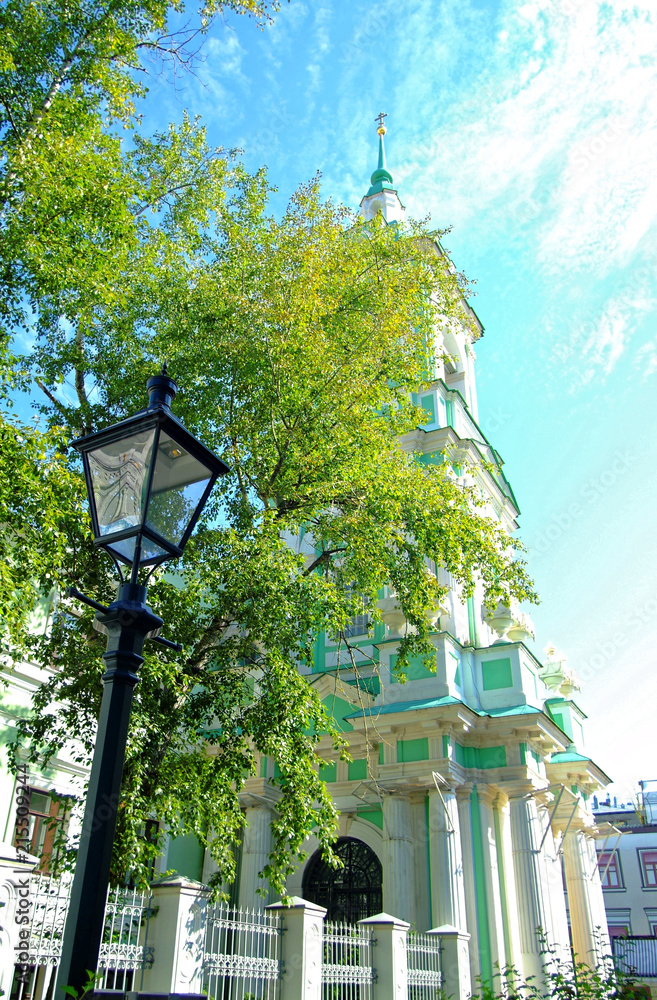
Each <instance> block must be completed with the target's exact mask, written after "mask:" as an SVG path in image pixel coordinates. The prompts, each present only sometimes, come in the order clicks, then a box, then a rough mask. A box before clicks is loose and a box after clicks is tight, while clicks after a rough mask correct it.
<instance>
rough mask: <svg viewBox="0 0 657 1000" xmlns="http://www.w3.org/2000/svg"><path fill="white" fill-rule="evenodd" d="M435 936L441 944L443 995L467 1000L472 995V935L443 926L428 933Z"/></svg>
mask: <svg viewBox="0 0 657 1000" xmlns="http://www.w3.org/2000/svg"><path fill="white" fill-rule="evenodd" d="M427 933H428V934H431V935H435V936H436V937H437V938H438V939H439V941H440V944H441V947H442V955H441V961H440V970H441V972H442V976H443V983H442V988H443V993H444V994H445V995H446V996H448V997H453V1000H467V998H468V997H469V996H470V995H471V993H472V980H471V977H470V947H469V941H470V935H469V934H465V933H464V932H463V931H460V930H458V928H456V927H452V926H451V925H450V924H443V926H442V927H434V929H433V930H430V931H428V932H427Z"/></svg>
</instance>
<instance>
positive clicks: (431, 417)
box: [420, 395, 436, 424]
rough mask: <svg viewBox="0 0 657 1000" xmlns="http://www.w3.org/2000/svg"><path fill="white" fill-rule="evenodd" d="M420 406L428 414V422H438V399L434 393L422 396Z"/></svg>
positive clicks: (426, 421)
mask: <svg viewBox="0 0 657 1000" xmlns="http://www.w3.org/2000/svg"><path fill="white" fill-rule="evenodd" d="M420 406H421V407H422V409H423V410H424V412H425V413H426V415H427V419H426V420H425V423H426V424H435V422H436V401H435V398H434V396H433V395H431V396H421V397H420Z"/></svg>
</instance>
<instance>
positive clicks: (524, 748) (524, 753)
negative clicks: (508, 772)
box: [518, 743, 527, 767]
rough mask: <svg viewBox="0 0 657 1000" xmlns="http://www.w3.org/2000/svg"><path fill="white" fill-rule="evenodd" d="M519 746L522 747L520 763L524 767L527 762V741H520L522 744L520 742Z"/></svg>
mask: <svg viewBox="0 0 657 1000" xmlns="http://www.w3.org/2000/svg"><path fill="white" fill-rule="evenodd" d="M518 746H519V749H520V763H521V764H522V765H523V767H524V766H525V765H526V764H527V744H526V743H520V744H518Z"/></svg>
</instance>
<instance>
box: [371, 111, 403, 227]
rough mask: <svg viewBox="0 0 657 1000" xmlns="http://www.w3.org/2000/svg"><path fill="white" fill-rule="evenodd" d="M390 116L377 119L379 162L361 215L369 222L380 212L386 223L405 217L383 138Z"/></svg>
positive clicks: (381, 116)
mask: <svg viewBox="0 0 657 1000" xmlns="http://www.w3.org/2000/svg"><path fill="white" fill-rule="evenodd" d="M387 117H388V116H387V115H386V114H384V113H383V112H381V113H380V114H378V115H377V116H376V118H375V121H376V122H377V130H376V131H377V135H378V137H379V162H378V164H377V168H376V170H375V171H374V172H373V174H372V176H371V177H370V189H369V191H368V192H367V194H366V195H365V197H364V198H363V200H362V201H361V203H360V210H361V214H362V215H363V217H364V218H365V219H367V220H368V221H369V220H370V219H373V218H374V217H375V216H376V215H378V214H379V212H380V213H381V214H382V215H383V218H384V219H385V220H386V222H398V221H399V220H400V219H403V217H404V206H403V205H402V203H401V202H400V200H399V197H398V195H397V191H396V190H395V188H394V187H393V180H392V174H391V173H390V171H389V170H388V167H387V165H386V150H385V145H384V142H383V137H384V135H385V134H386V132H387V129H386V127H385V125H384V124H383V119H384V118H387Z"/></svg>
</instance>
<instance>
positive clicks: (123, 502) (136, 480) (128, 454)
mask: <svg viewBox="0 0 657 1000" xmlns="http://www.w3.org/2000/svg"><path fill="white" fill-rule="evenodd" d="M154 437H155V428H150V430H145V431H138V432H137V433H135V434H133V435H131V436H130V437H129V438H123V440H121V441H113V442H112V443H111V444H104V445H102V446H101V447H100V448H96V449H94V451H90V452H89V453H88V454H89V471H90V473H91V482H92V485H93V493H94V503H95V505H96V515H97V517H98V527H99V531H100V534H101V535H109V534H112V533H114V532H115V531H123V530H125V529H126V528H134V527H138V526H139V525H141V524H142V522H143V517H144V514H145V505H146V499H147V498H146V489H147V487H148V472H149V468H150V464H151V459H152V454H153V438H154ZM130 545H132V548H133V549H134V542H133V541H132V540H131V541H130V544H129V546H128V547H130ZM126 554H127V553H126Z"/></svg>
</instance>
